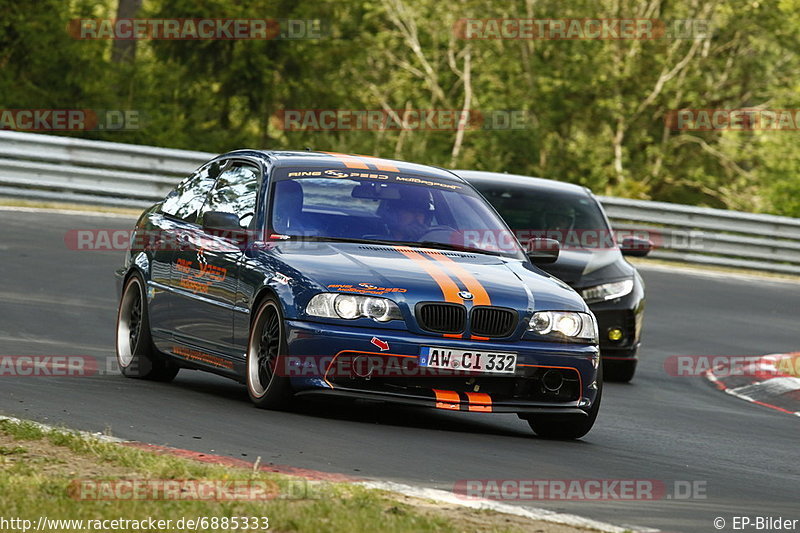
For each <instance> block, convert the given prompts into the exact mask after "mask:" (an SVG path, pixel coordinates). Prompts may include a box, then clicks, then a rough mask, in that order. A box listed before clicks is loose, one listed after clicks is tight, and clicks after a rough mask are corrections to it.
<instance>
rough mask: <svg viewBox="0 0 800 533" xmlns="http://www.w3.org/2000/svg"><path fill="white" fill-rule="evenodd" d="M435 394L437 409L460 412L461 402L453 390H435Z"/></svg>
mask: <svg viewBox="0 0 800 533" xmlns="http://www.w3.org/2000/svg"><path fill="white" fill-rule="evenodd" d="M433 393H434V394H435V395H436V408H437V409H450V410H451V411H458V407H459V402H460V400H459V398H458V393H457V392H455V391H451V390H438V389H433Z"/></svg>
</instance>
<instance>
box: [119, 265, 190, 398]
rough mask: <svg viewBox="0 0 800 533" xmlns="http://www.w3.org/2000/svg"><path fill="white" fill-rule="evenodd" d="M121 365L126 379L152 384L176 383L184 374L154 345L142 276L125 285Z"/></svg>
mask: <svg viewBox="0 0 800 533" xmlns="http://www.w3.org/2000/svg"><path fill="white" fill-rule="evenodd" d="M117 363H118V364H119V368H120V370H121V371H122V374H123V375H124V376H126V377H129V378H139V379H149V380H152V381H163V382H168V381H172V380H173V379H174V378H175V376H176V375H177V374H178V371H179V370H180V367H178V365H176V364H175V363H173V362H172V361H169V360H168V359H167V358H166V357H164V355H162V354H160V353H159V352H158V350H156V348H155V346H154V345H153V338H152V337H151V335H150V317H149V316H148V313H147V297H146V294H145V290H144V281H142V278H141V277H140V276H139V274H134V275H132V276H131V277H130V278H129V279H128V281H127V282H125V288H124V289H123V291H122V298H121V299H120V301H119V310H118V311H117Z"/></svg>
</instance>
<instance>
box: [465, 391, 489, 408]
mask: <svg viewBox="0 0 800 533" xmlns="http://www.w3.org/2000/svg"><path fill="white" fill-rule="evenodd" d="M465 394H466V395H467V399H468V400H469V410H470V411H472V412H476V413H491V412H492V398H491V396H489V395H488V394H484V393H482V392H467V393H465Z"/></svg>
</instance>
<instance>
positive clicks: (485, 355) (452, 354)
mask: <svg viewBox="0 0 800 533" xmlns="http://www.w3.org/2000/svg"><path fill="white" fill-rule="evenodd" d="M419 366H424V367H427V368H442V369H444V368H446V369H448V370H458V371H460V372H479V373H489V374H513V373H514V372H515V371H516V369H517V354H515V353H507V352H506V353H503V352H476V351H474V350H454V349H453V348H441V347H437V346H423V347H422V349H421V350H420V354H419Z"/></svg>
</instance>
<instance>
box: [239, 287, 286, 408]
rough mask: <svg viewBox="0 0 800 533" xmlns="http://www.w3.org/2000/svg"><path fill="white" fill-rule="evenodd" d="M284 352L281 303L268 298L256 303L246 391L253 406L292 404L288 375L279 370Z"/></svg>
mask: <svg viewBox="0 0 800 533" xmlns="http://www.w3.org/2000/svg"><path fill="white" fill-rule="evenodd" d="M287 351H288V347H287V344H286V335H285V333H284V322H283V314H282V313H281V308H280V305H279V304H278V301H277V300H275V299H274V298H272V297H270V298H267V299H265V300H264V301H263V302H261V304H260V305H259V306H258V309H257V311H256V313H255V319H254V320H253V323H252V325H251V326H250V339H249V341H248V343H247V393H248V395H249V396H250V400H251V401H252V402H253V404H255V406H256V407H258V408H261V409H285V408H286V407H288V406H289V404H290V403H291V398H292V394H293V391H292V387H291V385H290V383H289V378H288V377H286V376H285V375H281V371H280V364H281V363H282V361H281V359H282V357H283V356H284V355H285V354H286V352H287Z"/></svg>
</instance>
